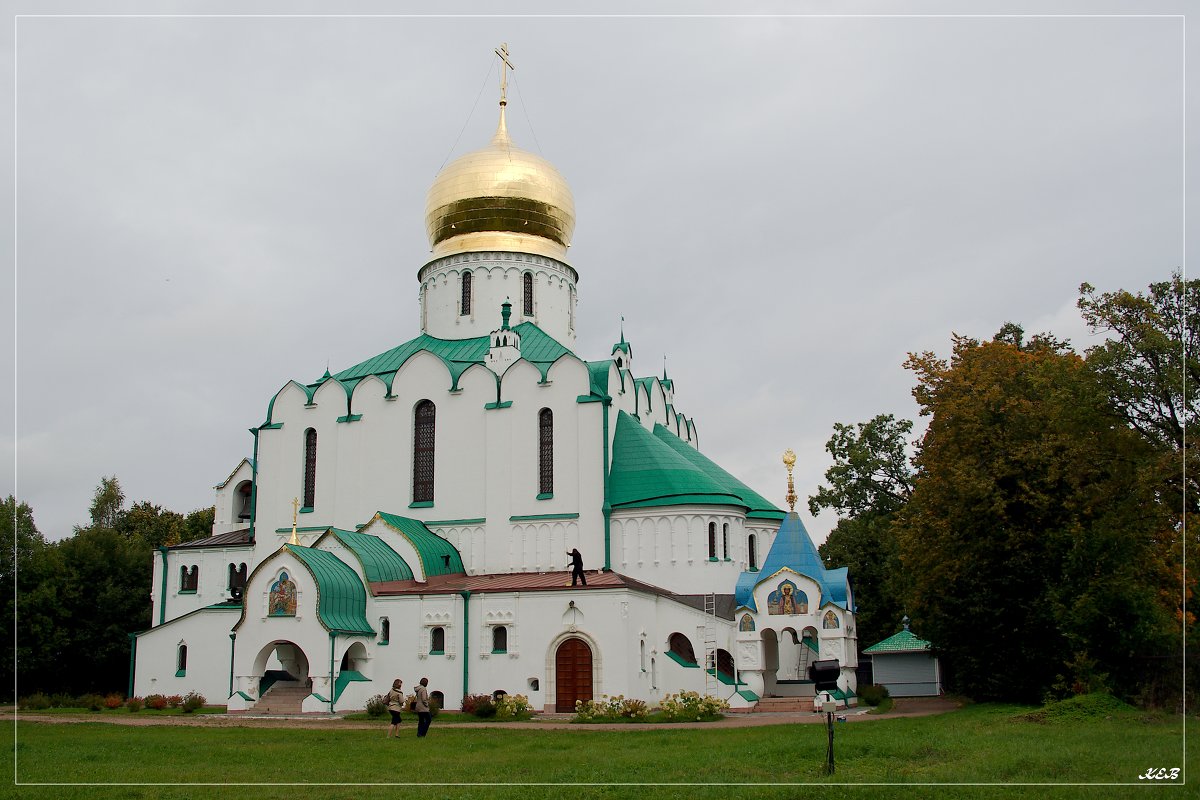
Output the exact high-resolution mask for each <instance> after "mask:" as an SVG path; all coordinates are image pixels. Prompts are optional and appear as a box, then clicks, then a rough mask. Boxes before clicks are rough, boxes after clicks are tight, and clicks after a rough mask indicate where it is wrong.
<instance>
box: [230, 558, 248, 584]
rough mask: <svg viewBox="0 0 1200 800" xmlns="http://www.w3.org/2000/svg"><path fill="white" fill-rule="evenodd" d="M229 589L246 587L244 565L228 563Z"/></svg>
mask: <svg viewBox="0 0 1200 800" xmlns="http://www.w3.org/2000/svg"><path fill="white" fill-rule="evenodd" d="M228 588H229V590H230V591H233V590H234V589H245V588H246V565H245V564H244V563H243V564H241V565H240V566H239V565H237V564H230V565H229V587H228Z"/></svg>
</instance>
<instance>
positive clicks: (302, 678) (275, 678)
mask: <svg viewBox="0 0 1200 800" xmlns="http://www.w3.org/2000/svg"><path fill="white" fill-rule="evenodd" d="M253 670H254V671H253V677H255V678H257V679H258V696H259V697H262V695H264V694H266V692H267V690H268V689H270V688H271V686H273V685H274V684H276V683H279V682H281V681H282V682H285V683H296V684H300V685H301V686H306V685H308V683H309V674H308V670H309V664H308V656H307V655H305V653H304V650H303V649H301V648H300V646H299V645H297V644H296V643H295V642H289V641H283V640H277V641H274V642H271V643H270V644H268V645H267V646H265V647H263V648H262V649H261V650H259V651H258V655H257V656H256V657H255V659H254V667H253Z"/></svg>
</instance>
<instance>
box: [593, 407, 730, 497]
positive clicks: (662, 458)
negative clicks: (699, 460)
mask: <svg viewBox="0 0 1200 800" xmlns="http://www.w3.org/2000/svg"><path fill="white" fill-rule="evenodd" d="M609 476H610V477H609V501H610V503H611V504H612V507H613V508H646V507H649V506H661V505H683V504H688V505H691V504H702V505H719V506H738V507H740V508H746V504H745V503H744V502H743V501H742V499H741V498H740V497H738V496H737V495H736V494H734V493H732V492H730V491H728V490H727V489H726V488H725V487H723V486H721V485H720V484H718V483H717V482H716V481H714V480H713V479H712V478H710V477H709V476H708V475H706V474H705V473H704V471H703V470H701V469H700V468H699V467H697V466H696V465H695V464H693V463H692V462H691V461H689V460H688V459H686V458H684V457H683V456H682V455H680V454H679V453H676V452H675V451H674V450H673V449H672V448H671V447H670V446H668V445H666V444H664V443H663V442H662V441H661V440H660V439H658V438H657V437H655V436H654V434H652V433H650V432H649V431H647V430H646V429H645V428H643V427H642V426H641V425H640V424H638V423H637V421H636V420H634V419H633V418H632V417H630V416H629V414H627V413H625V412H624V411H621V412H620V413H618V415H617V429H616V432H615V434H614V436H613V459H612V469H611V471H610V473H609Z"/></svg>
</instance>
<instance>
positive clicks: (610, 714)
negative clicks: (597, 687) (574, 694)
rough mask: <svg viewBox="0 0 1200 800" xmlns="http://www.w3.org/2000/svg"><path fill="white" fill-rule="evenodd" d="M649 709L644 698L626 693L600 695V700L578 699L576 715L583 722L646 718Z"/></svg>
mask: <svg viewBox="0 0 1200 800" xmlns="http://www.w3.org/2000/svg"><path fill="white" fill-rule="evenodd" d="M648 712H649V709H648V708H647V707H646V703H645V701H644V700H636V699H634V698H632V697H630V698H628V699H627V698H626V697H625V695H621V694H618V695H614V696H612V697H609V696H608V695H606V694H605V695H600V699H599V700H576V701H575V715H576V717H577V718H578V719H579V720H580V721H583V722H591V721H595V720H613V721H616V720H619V719H633V720H640V719H645V718H646V714H647V713H648Z"/></svg>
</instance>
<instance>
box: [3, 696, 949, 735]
mask: <svg viewBox="0 0 1200 800" xmlns="http://www.w3.org/2000/svg"><path fill="white" fill-rule="evenodd" d="M958 707H959V706H958V703H956V702H955V701H953V700H950V699H947V698H944V697H919V698H904V699H900V700H896V701H895V705H893V706H892V709H891V710H890V711H889V712H888V713H886V714H868V713H866V712H867V709H866V708H854V709H850V710H849V711H846V712H843V715H844V716H845V717H846V722H848V723H850V722H854V723H858V722H872V721H875V720H885V719H897V718H902V717H926V716H930V715H933V714H945V713H946V712H949V711H953V710H955V709H956V708H958ZM7 711H8V714H9V715H10V717H11V716H12V715H13V714H15V716H16V718H17V720H19V721H21V722H39V723H44V724H53V725H72V724H78V723H83V722H102V723H105V724H109V725H136V726H146V725H190V726H193V727H198V728H292V729H295V728H310V729H322V730H325V729H330V728H336V729H338V730H382V728H383V723H382V721H381V722H366V721H362V720H347V719H343V718H342V717H339V716H332V717H246V716H242V715H240V714H236V715H235V714H201V715H199V716H195V715H191V714H188V715H186V716H185V715H180V716H150V715H143V714H90V713H80V714H39V713H36V712H24V711H14V710H13V709H12V708H9V709H7ZM571 716H572V715H570V714H541V715H539V716H537V717H535V718H534V719H532V720H531V721H529V722H470V723H450V724H453V725H454V726H455V727H458V725H459V724H462V725H469V726H471V727H473V728H511V727H519V728H522V729H528V730H570V731H591V730H648V729H654V728H670V729H687V728H749V727H756V726H759V725H794V724H820V723H823V722H824V721H825V717H824V715H823V714H812V713H806V712H784V713H764V714H730V715H728V716H726V717H725V719H723V720H720V721H718V722H673V723H652V724H611V725H610V724H594V725H575V724H572V723H571V721H570V720H571ZM410 721H411V720H410ZM434 724H435V725H436V724H437V723H436V722H435V723H434Z"/></svg>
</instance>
